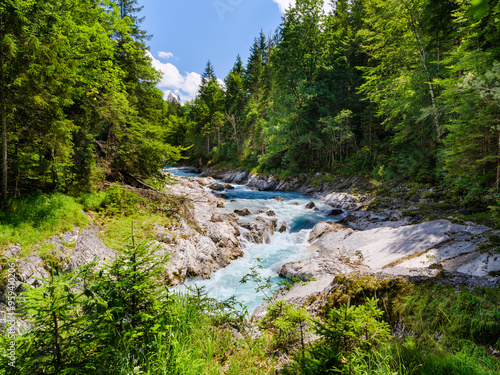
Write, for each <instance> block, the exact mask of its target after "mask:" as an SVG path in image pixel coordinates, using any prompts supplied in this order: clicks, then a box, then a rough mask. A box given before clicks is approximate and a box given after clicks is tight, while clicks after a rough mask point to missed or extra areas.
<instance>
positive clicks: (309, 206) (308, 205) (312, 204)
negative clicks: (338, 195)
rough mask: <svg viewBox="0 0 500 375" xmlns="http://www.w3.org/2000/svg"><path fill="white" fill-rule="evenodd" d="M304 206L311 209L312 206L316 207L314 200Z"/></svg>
mask: <svg viewBox="0 0 500 375" xmlns="http://www.w3.org/2000/svg"><path fill="white" fill-rule="evenodd" d="M306 208H307V209H309V210H311V209H313V208H316V205H315V204H314V202H309V203H308V204H306Z"/></svg>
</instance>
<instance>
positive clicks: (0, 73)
mask: <svg viewBox="0 0 500 375" xmlns="http://www.w3.org/2000/svg"><path fill="white" fill-rule="evenodd" d="M2 28H3V23H2V15H1V14H0V32H1V30H2ZM0 39H2V38H0ZM0 80H1V82H0V88H1V90H0V95H1V98H0V112H1V116H0V117H1V122H2V207H3V208H5V207H6V206H7V116H6V113H5V111H6V106H5V62H4V50H3V46H0Z"/></svg>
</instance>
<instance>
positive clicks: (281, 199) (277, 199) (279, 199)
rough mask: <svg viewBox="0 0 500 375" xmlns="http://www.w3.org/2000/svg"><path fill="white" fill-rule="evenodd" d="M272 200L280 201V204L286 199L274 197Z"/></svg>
mask: <svg viewBox="0 0 500 375" xmlns="http://www.w3.org/2000/svg"><path fill="white" fill-rule="evenodd" d="M271 199H274V200H275V201H278V202H283V201H284V199H283V198H281V197H272V198H271Z"/></svg>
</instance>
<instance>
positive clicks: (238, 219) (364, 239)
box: [4, 170, 500, 313]
mask: <svg viewBox="0 0 500 375" xmlns="http://www.w3.org/2000/svg"><path fill="white" fill-rule="evenodd" d="M209 173H212V174H213V175H214V177H217V178H221V179H222V180H223V181H225V182H231V183H243V184H247V185H249V186H251V187H253V188H256V189H260V190H270V189H277V190H287V191H289V190H294V189H296V190H298V191H299V192H301V193H308V194H311V195H313V196H314V197H315V198H317V199H320V200H321V201H322V202H323V203H324V206H325V207H330V209H331V210H332V212H333V213H331V214H334V215H339V214H342V216H336V218H337V219H336V220H337V221H338V218H339V217H340V218H342V220H340V221H338V222H334V221H333V220H328V213H325V215H324V216H325V220H324V221H322V222H320V223H318V224H316V226H315V227H314V229H312V230H311V231H310V233H309V234H308V238H307V245H305V247H307V248H306V249H304V250H305V252H306V253H308V254H311V255H312V257H309V258H308V259H305V260H300V261H293V262H288V263H287V262H286V259H285V261H284V262H282V263H281V264H282V266H280V269H279V274H280V276H282V277H284V278H288V279H297V280H303V281H308V282H306V283H301V284H299V285H296V286H295V287H293V288H292V289H291V290H290V291H288V292H286V293H282V295H281V296H280V298H285V299H289V300H292V301H294V302H301V301H302V302H304V301H305V300H307V299H308V298H309V297H310V296H312V295H315V294H324V293H326V291H327V290H328V289H329V288H331V286H332V282H333V280H334V278H335V276H337V275H339V274H348V273H369V274H376V275H379V276H380V277H409V278H411V277H421V278H422V277H423V278H436V279H439V278H441V279H443V280H446V282H457V283H468V284H470V285H484V286H493V285H497V284H498V283H499V279H500V278H499V277H498V276H497V275H498V274H499V272H500V254H499V252H498V248H497V247H495V246H491V241H490V239H491V238H493V237H496V236H500V232H498V231H495V230H493V229H492V228H489V227H487V226H484V225H478V224H474V223H470V222H460V221H458V220H456V219H455V218H453V217H452V216H450V217H448V218H446V219H444V218H443V219H439V220H431V221H421V220H419V219H418V218H416V217H415V216H409V215H405V214H404V213H405V210H407V209H408V207H398V204H400V202H393V204H392V205H388V206H386V207H384V208H383V209H382V210H381V209H374V205H373V202H374V197H373V196H370V195H367V194H361V193H359V191H356V192H353V191H352V188H353V187H355V188H356V189H357V188H359V186H360V185H363V184H365V183H366V181H364V180H363V179H360V178H355V177H351V178H346V179H342V178H340V177H339V178H338V180H336V181H333V182H329V183H324V184H319V185H318V184H317V183H316V182H314V181H311V179H310V178H309V179H308V178H305V179H304V178H298V177H297V178H292V179H290V180H289V181H281V180H278V179H275V178H273V177H264V178H262V177H259V176H256V175H252V174H250V173H248V172H244V171H225V172H220V173H219V172H217V173H215V172H214V171H210V170H209V171H206V172H205V175H207V174H209ZM170 177H171V178H170V180H169V181H170V182H169V183H168V184H167V185H166V190H167V191H168V193H169V194H171V195H172V196H175V197H179V198H182V199H183V200H185V201H186V202H188V204H187V206H186V207H188V209H187V210H186V211H185V212H184V214H183V215H181V216H180V218H179V220H178V222H177V223H176V224H175V225H174V226H172V227H168V228H166V227H162V226H160V225H157V227H156V240H155V241H154V244H155V245H156V246H157V247H158V252H159V253H161V254H166V255H168V256H169V258H170V260H169V261H168V263H166V264H165V277H166V280H167V281H168V283H169V284H171V285H179V284H182V283H184V282H185V280H186V279H187V278H188V277H191V276H198V277H200V278H202V279H209V278H211V277H212V275H213V273H214V272H215V271H217V270H219V269H221V268H224V267H226V266H227V265H229V264H230V263H231V262H233V261H234V260H235V259H237V258H239V257H241V256H243V255H244V247H245V246H246V245H248V244H252V243H257V244H264V243H269V242H270V241H271V238H272V237H273V236H276V235H278V236H283V235H286V234H288V231H290V230H291V228H290V224H289V223H286V222H285V221H283V220H278V218H277V217H276V216H275V212H273V211H272V210H270V209H269V208H265V207H263V208H262V209H259V210H258V212H250V210H248V209H247V208H244V209H239V210H234V212H232V211H231V212H227V210H226V211H224V210H222V208H223V207H224V206H225V205H228V203H229V201H228V200H226V199H225V198H224V195H223V194H224V190H226V192H227V191H229V190H230V189H232V188H233V187H232V186H231V185H224V184H221V183H219V182H218V181H217V180H215V179H214V178H213V177H207V176H206V177H196V178H187V177H178V176H173V175H170ZM322 189H323V190H322ZM335 189H338V190H339V191H335ZM274 198H275V199H277V200H278V201H279V200H280V199H281V200H282V198H280V197H274ZM306 207H307V209H308V210H310V211H311V212H313V211H314V210H318V207H316V204H314V203H312V202H311V203H309V204H308V205H307V206H306ZM322 209H323V210H324V207H322ZM253 211H255V209H253ZM101 236H102V234H101V233H100V230H99V228H98V227H97V226H95V225H91V226H89V227H88V228H85V229H81V228H75V229H74V230H73V231H72V232H68V233H64V234H61V235H59V236H55V237H53V238H51V239H49V240H48V242H52V244H54V245H55V247H56V249H58V254H59V255H60V256H61V257H62V261H63V263H64V268H63V270H65V271H69V270H72V269H74V268H76V267H78V266H80V265H83V264H87V263H89V262H91V261H93V260H97V261H98V262H100V263H103V262H105V261H107V260H109V259H110V258H113V257H115V256H116V254H117V252H116V251H115V250H114V249H110V248H108V247H107V246H106V245H105V244H104V243H103V241H102V240H101ZM280 238H281V237H280ZM67 243H74V247H73V248H72V249H68V247H67V246H65V245H64V244H67ZM20 252H21V249H20V248H19V247H18V246H14V247H12V248H11V249H9V250H8V251H7V252H6V253H5V254H4V256H5V257H6V258H7V259H16V258H17V256H18V254H19V253H20ZM42 263H43V262H42V260H41V259H40V257H39V256H38V255H37V254H36V252H34V253H32V254H31V255H30V256H27V257H25V258H23V259H18V260H16V269H17V270H18V273H17V283H18V287H21V283H26V284H28V285H33V286H36V285H37V284H38V283H39V281H38V279H39V278H47V277H48V273H47V270H46V269H45V268H44V267H42V266H41V264H42ZM283 263H284V264H283ZM310 280H313V281H310ZM261 310H262V309H261ZM257 313H258V312H257Z"/></svg>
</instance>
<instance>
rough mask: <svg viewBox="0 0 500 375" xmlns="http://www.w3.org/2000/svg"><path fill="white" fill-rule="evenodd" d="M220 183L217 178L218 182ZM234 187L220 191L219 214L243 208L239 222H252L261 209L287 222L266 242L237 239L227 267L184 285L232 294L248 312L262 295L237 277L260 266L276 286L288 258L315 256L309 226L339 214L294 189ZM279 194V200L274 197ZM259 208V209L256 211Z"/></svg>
mask: <svg viewBox="0 0 500 375" xmlns="http://www.w3.org/2000/svg"><path fill="white" fill-rule="evenodd" d="M166 170H167V171H169V172H172V173H173V174H174V175H177V176H183V177H194V178H195V177H196V174H195V173H191V170H190V169H189V168H175V167H168V168H166ZM219 182H220V181H219ZM231 185H232V186H233V187H234V189H231V190H229V189H227V190H225V191H223V192H222V193H223V194H224V195H225V196H226V197H227V201H226V204H225V207H224V208H221V209H220V212H221V213H231V212H233V211H234V210H236V209H240V210H241V209H244V208H247V209H248V210H250V212H251V213H252V215H250V216H246V217H241V218H240V222H245V221H248V222H250V221H254V220H255V218H256V217H257V216H259V215H260V216H264V217H265V214H263V213H261V212H262V211H269V210H271V211H274V213H275V216H274V217H275V218H277V219H278V221H285V222H286V223H287V230H286V231H285V232H283V233H279V232H275V233H274V235H273V236H271V238H270V243H266V244H254V243H249V242H245V241H244V240H242V241H241V242H242V243H243V245H244V246H245V247H244V249H243V251H244V253H245V254H244V256H242V257H241V258H238V259H236V260H234V261H232V262H231V264H229V265H228V266H227V267H225V268H223V269H220V270H218V271H217V272H215V273H214V274H213V275H212V278H211V279H209V280H202V279H201V278H192V279H190V280H188V281H187V282H186V285H188V286H189V285H194V284H196V285H197V286H198V287H205V288H206V290H207V291H208V294H209V296H210V297H214V298H216V299H218V300H223V299H227V298H230V297H231V296H235V299H236V300H237V301H239V302H241V303H242V304H243V305H244V306H246V308H247V310H248V312H249V313H252V312H253V311H254V309H255V308H256V307H257V306H259V305H260V304H261V303H262V301H263V299H264V298H265V295H264V294H263V293H258V292H256V291H255V288H256V284H255V283H254V282H251V281H249V282H248V283H245V284H242V283H240V280H241V279H242V278H243V277H244V276H245V275H246V274H248V273H249V272H250V271H251V268H252V267H255V266H258V265H259V264H260V266H262V269H260V270H259V273H260V275H261V276H262V277H263V278H267V277H270V278H271V280H272V282H273V284H274V285H276V284H277V283H278V282H279V281H280V280H281V278H280V277H279V276H278V271H279V269H280V268H281V266H282V265H283V264H285V263H288V262H291V261H297V260H301V259H306V258H310V257H312V256H314V255H315V253H314V252H312V251H311V250H309V249H308V243H307V237H308V234H309V232H310V231H311V229H312V228H313V227H314V226H315V225H316V224H317V223H319V222H320V221H335V220H338V219H340V217H339V216H328V213H329V211H330V210H331V207H330V206H328V205H325V204H323V203H322V202H320V201H319V200H315V199H312V198H311V197H309V196H307V195H303V194H298V193H294V192H279V191H258V190H253V189H251V188H249V187H247V186H244V185H238V184H231ZM276 197H281V198H283V200H277V199H274V198H276ZM311 201H312V202H314V203H315V205H316V208H317V209H307V208H306V207H305V206H306V205H307V204H308V203H309V202H311ZM259 211H260V212H259Z"/></svg>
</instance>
